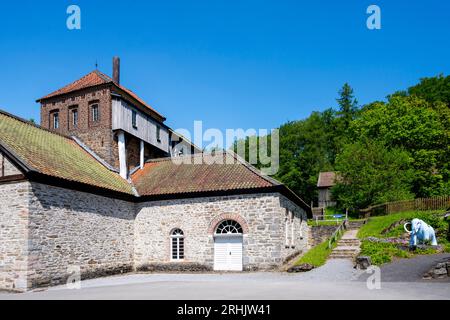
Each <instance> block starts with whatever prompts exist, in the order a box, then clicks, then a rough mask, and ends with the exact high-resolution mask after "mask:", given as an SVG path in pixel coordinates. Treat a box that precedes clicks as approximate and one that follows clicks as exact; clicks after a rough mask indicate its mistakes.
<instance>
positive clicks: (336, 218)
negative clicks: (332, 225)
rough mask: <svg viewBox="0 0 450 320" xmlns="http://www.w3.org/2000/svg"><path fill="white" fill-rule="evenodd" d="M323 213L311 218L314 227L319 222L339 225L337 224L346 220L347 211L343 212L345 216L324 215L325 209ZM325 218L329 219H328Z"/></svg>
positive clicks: (337, 214)
mask: <svg viewBox="0 0 450 320" xmlns="http://www.w3.org/2000/svg"><path fill="white" fill-rule="evenodd" d="M322 212H323V213H322V214H320V215H315V216H313V219H314V221H315V222H316V225H319V221H320V222H334V221H335V222H336V224H339V222H342V221H345V220H348V210H346V211H345V214H339V213H336V214H325V209H324V210H323V211H322ZM327 217H330V219H328V218H327Z"/></svg>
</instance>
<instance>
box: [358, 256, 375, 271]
mask: <svg viewBox="0 0 450 320" xmlns="http://www.w3.org/2000/svg"><path fill="white" fill-rule="evenodd" d="M371 265H372V260H371V259H370V257H368V256H359V257H356V267H357V268H359V269H362V270H366V269H367V268H368V267H370V266H371Z"/></svg>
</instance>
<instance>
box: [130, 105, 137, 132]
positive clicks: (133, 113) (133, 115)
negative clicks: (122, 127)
mask: <svg viewBox="0 0 450 320" xmlns="http://www.w3.org/2000/svg"><path fill="white" fill-rule="evenodd" d="M131 123H132V125H133V128H135V129H136V128H137V112H136V111H135V110H132V111H131Z"/></svg>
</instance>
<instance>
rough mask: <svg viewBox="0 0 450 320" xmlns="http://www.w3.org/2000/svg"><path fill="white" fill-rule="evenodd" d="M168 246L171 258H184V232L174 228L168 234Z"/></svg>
mask: <svg viewBox="0 0 450 320" xmlns="http://www.w3.org/2000/svg"><path fill="white" fill-rule="evenodd" d="M170 240H171V241H170V246H171V250H170V251H171V254H172V260H183V259H184V233H183V230H181V229H175V230H173V231H172V233H171V234H170Z"/></svg>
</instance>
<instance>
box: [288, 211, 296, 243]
mask: <svg viewBox="0 0 450 320" xmlns="http://www.w3.org/2000/svg"><path fill="white" fill-rule="evenodd" d="M289 217H290V220H291V247H292V248H295V220H294V212H292V211H291V212H290V215H289Z"/></svg>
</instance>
